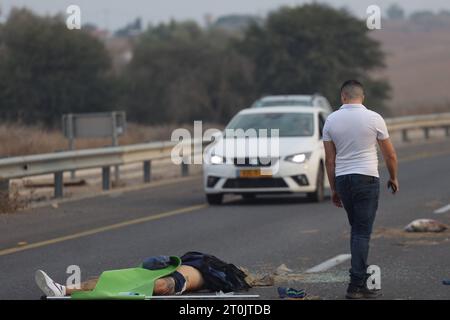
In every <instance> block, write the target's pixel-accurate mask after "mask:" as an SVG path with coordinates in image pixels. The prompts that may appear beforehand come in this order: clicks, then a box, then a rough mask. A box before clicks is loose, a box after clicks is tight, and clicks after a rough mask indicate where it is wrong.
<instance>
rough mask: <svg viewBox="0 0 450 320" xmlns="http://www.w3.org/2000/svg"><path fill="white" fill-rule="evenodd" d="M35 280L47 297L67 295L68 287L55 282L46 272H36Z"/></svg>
mask: <svg viewBox="0 0 450 320" xmlns="http://www.w3.org/2000/svg"><path fill="white" fill-rule="evenodd" d="M34 279H35V281H36V284H37V285H38V287H39V288H40V289H41V290H42V291H43V292H44V294H45V295H46V296H47V297H64V296H65V295H66V287H65V286H63V285H60V284H59V283H56V282H55V281H53V280H52V279H51V278H50V277H49V276H48V275H47V274H46V273H45V272H44V271H42V270H38V271H36V274H35V275H34Z"/></svg>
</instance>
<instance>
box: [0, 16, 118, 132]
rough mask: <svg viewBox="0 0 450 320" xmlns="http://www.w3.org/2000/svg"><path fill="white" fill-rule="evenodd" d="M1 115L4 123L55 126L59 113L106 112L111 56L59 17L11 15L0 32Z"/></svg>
mask: <svg viewBox="0 0 450 320" xmlns="http://www.w3.org/2000/svg"><path fill="white" fill-rule="evenodd" d="M0 48H1V49H0V116H1V118H2V120H3V121H5V120H6V121H22V122H24V123H34V124H35V123H43V124H45V125H48V126H52V125H54V124H59V123H60V119H61V118H60V117H61V115H62V114H63V113H69V112H91V111H101V110H105V109H109V108H111V107H113V106H112V102H113V100H112V99H113V96H112V93H113V91H112V90H111V88H112V87H111V86H112V80H111V79H110V78H109V77H108V72H109V68H110V58H109V56H108V53H107V51H106V49H105V48H104V46H103V44H102V43H101V42H100V41H99V40H97V39H95V38H93V37H92V36H90V35H89V34H88V33H86V32H84V31H81V30H68V29H67V28H66V26H65V23H64V21H63V18H62V17H59V16H55V17H38V16H36V15H34V14H33V13H32V12H30V11H28V10H25V9H22V10H14V11H12V12H11V14H10V16H9V18H8V20H7V22H6V23H5V24H4V25H3V26H2V27H1V29H0Z"/></svg>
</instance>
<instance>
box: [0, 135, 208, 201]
mask: <svg viewBox="0 0 450 320" xmlns="http://www.w3.org/2000/svg"><path fill="white" fill-rule="evenodd" d="M178 144H179V142H171V141H169V142H154V143H145V144H137V145H128V146H122V147H106V148H96V149H87V150H77V151H64V152H57V153H49V154H39V155H30V156H22V157H13V158H5V159H0V181H1V183H0V184H1V186H2V187H3V189H4V190H5V189H7V188H8V186H9V180H10V179H18V178H25V177H32V176H38V175H45V174H53V175H54V186H55V187H54V196H55V198H61V197H63V191H64V190H63V187H64V183H63V174H64V172H67V171H72V170H83V169H93V168H101V169H102V187H103V190H109V189H110V188H111V177H110V176H111V167H112V166H117V165H124V164H131V163H138V162H142V163H143V182H144V183H149V182H150V180H151V163H152V160H162V159H168V158H170V156H171V152H172V150H173V148H174V147H175V146H177V145H178ZM199 144H200V145H203V142H201V141H197V140H194V141H189V142H184V143H183V144H182V145H180V150H183V148H186V147H188V148H189V149H188V150H190V152H189V154H187V152H186V154H183V155H182V156H183V157H187V156H192V155H193V152H192V150H195V145H199ZM180 166H181V175H182V176H187V175H188V174H189V165H188V164H187V163H186V161H183V162H182V163H181V164H180Z"/></svg>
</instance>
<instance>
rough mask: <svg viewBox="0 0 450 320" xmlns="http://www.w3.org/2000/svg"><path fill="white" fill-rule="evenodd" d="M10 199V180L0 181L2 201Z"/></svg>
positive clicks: (0, 198) (0, 197)
mask: <svg viewBox="0 0 450 320" xmlns="http://www.w3.org/2000/svg"><path fill="white" fill-rule="evenodd" d="M7 197H9V179H1V180H0V201H1V200H2V199H4V198H7Z"/></svg>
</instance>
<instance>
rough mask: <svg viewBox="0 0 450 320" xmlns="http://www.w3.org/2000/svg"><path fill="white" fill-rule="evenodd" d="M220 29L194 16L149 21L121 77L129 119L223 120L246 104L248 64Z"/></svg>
mask: <svg viewBox="0 0 450 320" xmlns="http://www.w3.org/2000/svg"><path fill="white" fill-rule="evenodd" d="M228 42H229V41H228V36H227V35H225V34H224V33H223V32H222V31H220V30H204V29H202V28H200V27H199V26H198V25H197V24H196V23H194V22H183V23H177V22H174V21H172V22H170V23H168V24H161V25H158V26H156V27H149V29H148V30H147V31H146V32H144V34H143V35H142V36H141V37H140V38H139V40H138V42H137V44H136V46H135V49H134V56H133V60H132V61H131V63H130V65H129V66H128V68H127V70H126V73H125V77H124V81H125V87H126V94H125V98H124V102H123V105H126V106H127V108H128V109H127V110H128V115H129V118H130V119H131V120H134V121H138V122H145V123H161V122H173V123H182V122H184V123H186V122H191V121H193V120H208V121H213V122H226V121H228V120H229V118H230V117H231V116H232V115H233V113H234V112H235V111H236V110H239V109H240V108H242V107H243V106H246V105H248V104H249V103H250V102H251V99H249V98H248V97H249V96H251V94H252V84H253V81H252V79H251V74H252V72H251V64H250V63H249V62H248V61H247V60H246V59H245V58H244V57H242V56H240V55H239V54H238V53H237V52H236V51H235V50H233V49H231V48H230V47H229V46H228Z"/></svg>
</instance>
